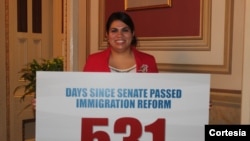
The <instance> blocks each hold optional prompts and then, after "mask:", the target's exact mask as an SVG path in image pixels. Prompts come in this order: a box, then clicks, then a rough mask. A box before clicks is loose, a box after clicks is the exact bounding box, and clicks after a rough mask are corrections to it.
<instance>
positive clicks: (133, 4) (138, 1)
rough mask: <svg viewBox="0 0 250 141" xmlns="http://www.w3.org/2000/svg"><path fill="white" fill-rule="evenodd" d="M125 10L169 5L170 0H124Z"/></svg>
mask: <svg viewBox="0 0 250 141" xmlns="http://www.w3.org/2000/svg"><path fill="white" fill-rule="evenodd" d="M124 5H125V10H141V9H151V8H160V7H171V0H143V1H142V0H125V4H124Z"/></svg>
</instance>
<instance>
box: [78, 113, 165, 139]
mask: <svg viewBox="0 0 250 141" xmlns="http://www.w3.org/2000/svg"><path fill="white" fill-rule="evenodd" d="M94 126H108V118H82V135H81V141H93V140H94V139H97V140H98V141H110V136H109V133H107V132H105V131H102V130H101V131H95V132H93V128H94ZM127 126H130V129H131V130H130V133H129V136H126V137H123V141H139V138H140V137H141V136H142V133H143V130H144V131H145V132H150V133H152V137H153V138H152V141H165V119H161V118H160V119H157V120H156V121H155V122H153V123H151V124H149V125H146V126H145V127H144V129H143V127H142V124H141V122H140V121H139V120H138V119H136V118H131V117H124V118H119V119H117V120H116V121H115V123H114V134H121V133H126V127H127Z"/></svg>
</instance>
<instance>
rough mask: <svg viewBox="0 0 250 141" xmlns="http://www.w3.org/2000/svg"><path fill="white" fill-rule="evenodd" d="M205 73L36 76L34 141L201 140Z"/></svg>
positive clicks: (206, 106)
mask: <svg viewBox="0 0 250 141" xmlns="http://www.w3.org/2000/svg"><path fill="white" fill-rule="evenodd" d="M209 90H210V75H209V74H191V73H190V74H184V73H91V72H89V73H88V72H37V92H36V94H37V106H36V141H184V140H185V141H202V140H204V137H205V132H204V131H205V126H204V125H205V124H208V112H209V93H210V91H209Z"/></svg>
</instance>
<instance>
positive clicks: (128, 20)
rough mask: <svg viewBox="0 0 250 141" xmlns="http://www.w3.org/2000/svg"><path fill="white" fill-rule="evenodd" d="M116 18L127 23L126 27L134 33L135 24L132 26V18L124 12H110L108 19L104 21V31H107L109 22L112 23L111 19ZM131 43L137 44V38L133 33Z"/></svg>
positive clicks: (114, 19)
mask: <svg viewBox="0 0 250 141" xmlns="http://www.w3.org/2000/svg"><path fill="white" fill-rule="evenodd" d="M116 20H120V21H122V22H124V23H125V24H126V25H128V27H129V28H130V30H131V32H132V33H134V31H135V26H134V23H133V20H132V19H131V17H130V16H129V15H128V14H127V13H125V12H114V13H112V14H111V15H110V16H109V18H108V20H107V23H106V32H107V33H108V32H109V29H110V26H111V24H112V23H113V21H116ZM131 45H133V46H135V47H136V45H137V38H136V36H135V35H134V36H133V39H132V42H131Z"/></svg>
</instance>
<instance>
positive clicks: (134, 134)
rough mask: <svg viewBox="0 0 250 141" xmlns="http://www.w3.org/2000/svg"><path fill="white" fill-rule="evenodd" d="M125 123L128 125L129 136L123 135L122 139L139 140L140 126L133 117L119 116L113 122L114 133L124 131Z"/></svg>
mask: <svg viewBox="0 0 250 141" xmlns="http://www.w3.org/2000/svg"><path fill="white" fill-rule="evenodd" d="M127 125H129V126H130V136H128V137H123V141H139V138H140V137H141V135H142V126H141V123H140V121H139V120H137V119H135V118H120V119H118V120H117V121H116V122H115V125H114V133H126V130H127Z"/></svg>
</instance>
